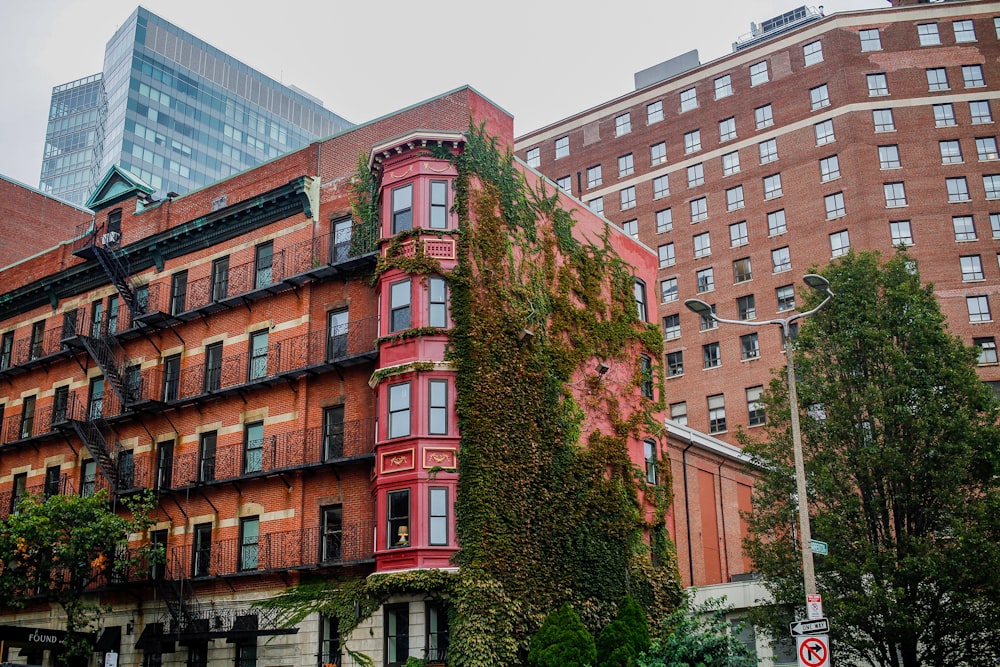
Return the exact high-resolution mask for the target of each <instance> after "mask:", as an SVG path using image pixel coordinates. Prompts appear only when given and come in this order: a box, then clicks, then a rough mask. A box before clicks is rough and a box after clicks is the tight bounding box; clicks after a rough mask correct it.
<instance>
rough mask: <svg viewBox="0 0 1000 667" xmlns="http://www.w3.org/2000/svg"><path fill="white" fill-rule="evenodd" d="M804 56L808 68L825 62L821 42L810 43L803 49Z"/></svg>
mask: <svg viewBox="0 0 1000 667" xmlns="http://www.w3.org/2000/svg"><path fill="white" fill-rule="evenodd" d="M802 55H803V57H804V59H805V66H806V67H809V66H810V65H815V64H817V63H821V62H823V43H822V42H819V41H816V42H809V43H808V44H806V45H805V46H803V47H802Z"/></svg>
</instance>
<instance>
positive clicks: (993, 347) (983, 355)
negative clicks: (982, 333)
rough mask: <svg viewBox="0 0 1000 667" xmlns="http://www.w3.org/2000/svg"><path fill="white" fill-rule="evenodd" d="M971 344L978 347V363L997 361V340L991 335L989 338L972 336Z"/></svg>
mask: <svg viewBox="0 0 1000 667" xmlns="http://www.w3.org/2000/svg"><path fill="white" fill-rule="evenodd" d="M972 344H973V345H975V346H976V347H978V348H979V360H978V363H979V364H980V365H983V364H995V363H997V340H996V338H994V337H993V336H990V337H989V338H973V339H972Z"/></svg>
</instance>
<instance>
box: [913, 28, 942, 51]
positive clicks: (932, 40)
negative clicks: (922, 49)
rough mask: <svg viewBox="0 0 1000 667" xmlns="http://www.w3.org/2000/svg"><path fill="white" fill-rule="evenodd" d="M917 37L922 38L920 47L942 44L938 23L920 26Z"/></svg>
mask: <svg viewBox="0 0 1000 667" xmlns="http://www.w3.org/2000/svg"><path fill="white" fill-rule="evenodd" d="M917 35H918V36H919V37H920V46H937V45H938V44H940V43H941V36H940V35H938V27H937V23H921V24H919V25H918V26H917Z"/></svg>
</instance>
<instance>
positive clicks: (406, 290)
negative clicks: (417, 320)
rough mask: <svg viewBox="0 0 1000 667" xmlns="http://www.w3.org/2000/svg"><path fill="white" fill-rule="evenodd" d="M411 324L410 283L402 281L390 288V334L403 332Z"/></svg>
mask: <svg viewBox="0 0 1000 667" xmlns="http://www.w3.org/2000/svg"><path fill="white" fill-rule="evenodd" d="M411 326H412V325H411V323H410V281H409V280H401V281H399V282H398V283H392V285H390V286H389V333H395V332H397V331H403V330H405V329H409V328H410V327H411Z"/></svg>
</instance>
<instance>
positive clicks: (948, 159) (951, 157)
mask: <svg viewBox="0 0 1000 667" xmlns="http://www.w3.org/2000/svg"><path fill="white" fill-rule="evenodd" d="M938 148H939V149H940V151H941V164H957V163H960V162H962V148H961V146H960V145H959V143H958V141H957V140H950V141H939V142H938Z"/></svg>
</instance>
